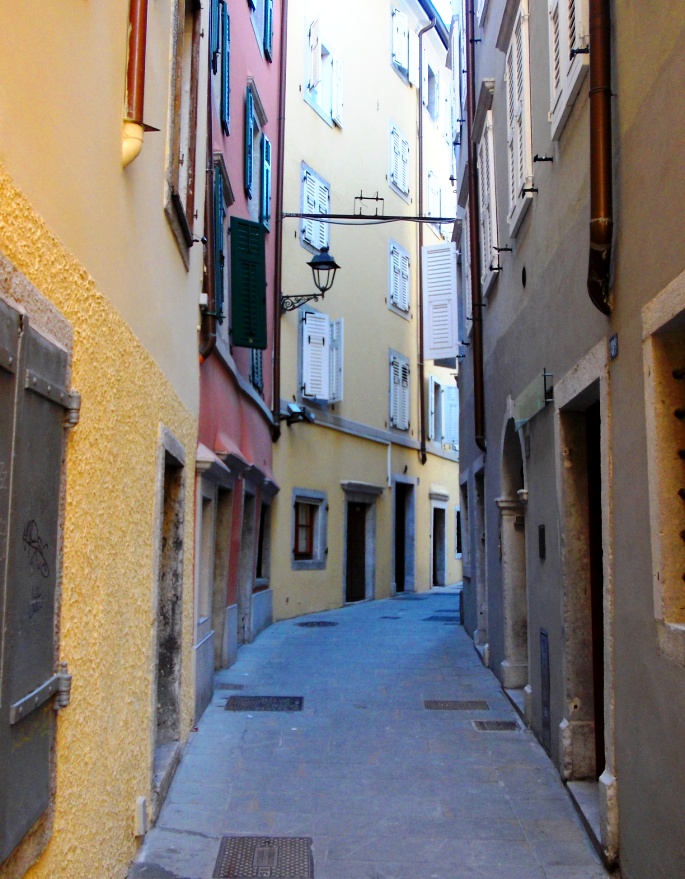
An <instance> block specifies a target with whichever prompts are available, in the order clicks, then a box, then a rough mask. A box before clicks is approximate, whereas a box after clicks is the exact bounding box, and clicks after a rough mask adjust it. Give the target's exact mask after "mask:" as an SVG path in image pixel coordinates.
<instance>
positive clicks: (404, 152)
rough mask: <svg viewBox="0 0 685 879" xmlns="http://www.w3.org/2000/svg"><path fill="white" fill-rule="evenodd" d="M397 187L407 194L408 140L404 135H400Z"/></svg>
mask: <svg viewBox="0 0 685 879" xmlns="http://www.w3.org/2000/svg"><path fill="white" fill-rule="evenodd" d="M399 188H400V189H401V190H402V192H404V193H405V195H408V194H409V141H408V140H407V138H406V137H402V143H401V152H400V183H399Z"/></svg>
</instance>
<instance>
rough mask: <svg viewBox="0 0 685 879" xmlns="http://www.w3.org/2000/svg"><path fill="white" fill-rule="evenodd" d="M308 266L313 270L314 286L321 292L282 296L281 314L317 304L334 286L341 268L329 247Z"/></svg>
mask: <svg viewBox="0 0 685 879" xmlns="http://www.w3.org/2000/svg"><path fill="white" fill-rule="evenodd" d="M307 265H308V266H309V267H310V268H311V270H312V276H313V278H314V286H315V287H316V289H317V290H318V291H319V292H318V293H310V294H308V295H306V296H281V314H285V312H286V311H294V310H295V309H296V308H299V307H300V305H304V304H305V303H306V302H312V301H314V302H316V301H318V299H319V298H321V299H323V298H324V294H325V293H326V292H327V291H328V290H330V289H331V287H332V286H333V281H334V280H335V273H336V272H337V270H338V269H339V268H340V266H339V265H338V264H337V262H336V261H335V260H334V259H333V257H332V256H331V254H330V253H329V252H328V248H327V247H323V248H322V249H321V251H320V253H317V254H316V256H315V257H313V258H312V259H311V260H310V262H308V263H307Z"/></svg>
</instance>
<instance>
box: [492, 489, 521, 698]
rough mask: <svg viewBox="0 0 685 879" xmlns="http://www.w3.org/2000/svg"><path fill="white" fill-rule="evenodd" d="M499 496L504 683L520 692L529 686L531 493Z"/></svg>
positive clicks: (497, 500) (502, 668)
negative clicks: (528, 520) (528, 523)
mask: <svg viewBox="0 0 685 879" xmlns="http://www.w3.org/2000/svg"><path fill="white" fill-rule="evenodd" d="M517 495H518V496H517V497H515V498H514V497H500V498H496V499H495V503H496V504H497V507H498V508H499V511H500V516H501V518H500V550H501V564H502V592H503V595H502V598H503V603H504V607H503V618H504V660H503V661H502V664H501V670H502V683H503V685H504V687H505V688H507V689H520V688H522V687H525V685H526V684H527V683H528V608H527V602H526V530H525V519H524V513H525V508H526V502H527V500H528V492H527V491H526V490H525V489H524V490H522V491H519V492H517Z"/></svg>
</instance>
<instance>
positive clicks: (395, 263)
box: [389, 244, 410, 311]
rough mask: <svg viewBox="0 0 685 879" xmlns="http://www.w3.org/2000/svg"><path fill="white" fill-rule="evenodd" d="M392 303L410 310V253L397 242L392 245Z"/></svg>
mask: <svg viewBox="0 0 685 879" xmlns="http://www.w3.org/2000/svg"><path fill="white" fill-rule="evenodd" d="M389 269H390V290H389V296H390V303H391V305H394V306H395V308H399V309H400V310H401V311H409V306H410V292H409V255H408V254H407V253H405V252H404V251H403V250H400V248H399V247H398V246H397V245H396V244H391V245H390V262H389Z"/></svg>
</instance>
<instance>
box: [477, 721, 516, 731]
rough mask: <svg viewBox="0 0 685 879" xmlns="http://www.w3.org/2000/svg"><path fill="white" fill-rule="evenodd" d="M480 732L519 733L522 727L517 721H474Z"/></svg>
mask: <svg viewBox="0 0 685 879" xmlns="http://www.w3.org/2000/svg"><path fill="white" fill-rule="evenodd" d="M471 723H472V724H473V726H474V728H475V729H477V730H478V731H479V732H518V730H520V729H521V727H520V726H519V725H518V723H516V721H515V720H472V721H471Z"/></svg>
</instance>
